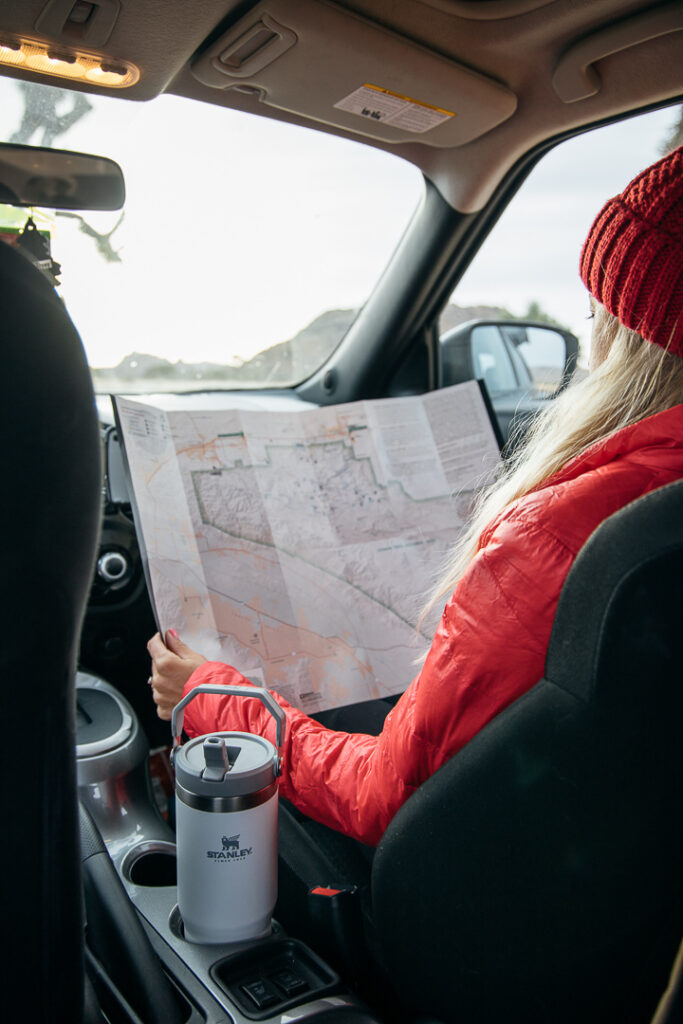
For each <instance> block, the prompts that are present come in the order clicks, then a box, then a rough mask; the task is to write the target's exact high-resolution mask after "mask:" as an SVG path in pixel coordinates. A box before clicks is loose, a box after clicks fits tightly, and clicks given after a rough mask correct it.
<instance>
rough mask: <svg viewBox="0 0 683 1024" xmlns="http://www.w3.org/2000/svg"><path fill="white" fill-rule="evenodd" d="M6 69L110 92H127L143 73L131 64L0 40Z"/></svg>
mask: <svg viewBox="0 0 683 1024" xmlns="http://www.w3.org/2000/svg"><path fill="white" fill-rule="evenodd" d="M2 65H12V66H14V67H16V66H17V65H22V66H23V67H26V68H30V69H31V71H37V72H38V73H39V74H41V75H49V76H50V77H56V78H70V79H71V80H72V81H74V82H86V81H87V82H92V84H93V85H101V86H104V87H106V88H108V89H127V88H129V87H130V86H131V85H135V83H136V82H137V81H138V80H139V78H140V72H139V71H138V69H137V68H136V67H135V65H134V64H131V63H130V62H129V61H124V60H112V59H111V58H108V57H100V56H97V55H95V54H92V53H84V52H82V51H80V50H67V49H62V48H60V49H55V48H54V47H52V46H49V45H48V44H47V43H40V42H36V41H35V40H33V39H16V40H14V39H12V40H10V39H0V67H1V66H2Z"/></svg>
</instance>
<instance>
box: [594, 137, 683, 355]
mask: <svg viewBox="0 0 683 1024" xmlns="http://www.w3.org/2000/svg"><path fill="white" fill-rule="evenodd" d="M581 278H582V280H583V283H584V284H585V285H586V288H588V291H589V292H590V293H591V295H592V296H593V297H594V298H595V299H597V300H598V302H599V303H601V305H603V306H604V307H605V309H607V310H609V312H610V313H613V314H614V316H616V317H617V319H618V320H619V321H620V322H621V323H622V324H624V326H625V327H628V328H630V329H631V330H632V331H637V332H638V334H640V335H641V336H642V337H643V338H646V339H647V340H648V341H653V342H654V343H655V344H656V345H661V346H662V348H668V350H669V351H670V352H674V353H675V354H676V355H678V356H683V146H681V147H679V148H678V149H675V150H674V151H673V153H669V155H668V156H665V157H664V158H663V159H662V160H658V161H657V163H656V164H653V165H652V166H651V167H648V168H647V170H645V171H643V172H642V173H641V174H639V175H638V177H637V178H634V179H633V181H632V182H631V184H630V185H628V186H627V188H626V189H625V190H624V191H623V192H622V194H621V195H620V196H615V197H614V199H610V200H609V202H608V203H607V204H606V205H605V206H603V208H602V210H601V211H600V213H599V214H598V216H597V217H596V219H595V221H594V223H593V227H592V228H591V229H590V231H589V232H588V238H587V239H586V241H585V243H584V246H583V249H582V251H581Z"/></svg>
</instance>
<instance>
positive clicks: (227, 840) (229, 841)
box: [206, 833, 253, 863]
mask: <svg viewBox="0 0 683 1024" xmlns="http://www.w3.org/2000/svg"><path fill="white" fill-rule="evenodd" d="M221 847H222V849H220V850H207V851H206V856H207V857H209V858H210V859H211V860H220V861H223V862H225V863H227V862H228V861H235V860H238V861H244V860H246V859H247V857H249V856H251V854H252V852H253V847H251V846H245V847H240V837H239V833H238V834H237V835H236V836H221Z"/></svg>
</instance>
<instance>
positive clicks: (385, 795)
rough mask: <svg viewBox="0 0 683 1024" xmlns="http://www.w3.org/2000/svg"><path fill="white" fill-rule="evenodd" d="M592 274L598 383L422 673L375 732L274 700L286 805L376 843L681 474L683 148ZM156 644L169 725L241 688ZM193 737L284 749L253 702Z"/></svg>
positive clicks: (187, 654) (527, 456)
mask: <svg viewBox="0 0 683 1024" xmlns="http://www.w3.org/2000/svg"><path fill="white" fill-rule="evenodd" d="M581 276H582V278H583V281H584V283H585V284H586V286H587V288H588V290H589V292H590V293H591V296H592V299H591V304H592V309H593V311H594V314H595V320H594V331H593V346H592V352H591V373H590V375H589V376H588V378H587V379H586V380H585V381H584V382H582V383H581V384H579V385H577V386H576V387H573V388H571V389H570V390H569V391H567V392H565V394H564V395H562V396H561V397H560V398H559V399H557V400H556V401H555V402H553V403H552V405H550V406H549V407H548V408H547V410H546V411H544V413H543V414H542V415H541V416H540V417H539V418H538V420H537V421H536V423H535V425H534V427H533V429H532V431H531V432H530V434H529V436H528V438H527V440H526V442H525V443H524V445H523V446H522V447H521V449H520V450H518V452H517V454H516V455H515V457H514V458H513V459H512V460H511V462H510V463H509V465H508V466H507V467H506V470H505V473H504V475H503V477H502V478H501V479H500V480H499V481H498V482H497V483H496V485H495V486H494V487H493V489H492V490H491V492H490V493H489V494H488V495H485V496H484V497H483V499H482V501H481V503H480V507H479V510H478V512H477V514H476V515H475V518H474V522H473V523H472V526H471V527H470V529H469V531H468V532H467V535H466V537H465V538H464V540H463V542H461V544H459V545H458V548H457V550H456V551H455V553H454V556H453V559H452V562H451V564H450V565H449V567H448V568H447V571H446V573H445V575H444V578H443V580H442V581H441V584H440V586H439V588H438V592H437V594H436V595H435V597H434V599H433V602H432V603H434V602H435V601H438V600H439V599H441V598H443V597H444V596H446V595H452V596H450V599H449V600H448V603H447V604H446V607H445V610H444V613H443V616H442V619H441V622H440V624H439V627H438V629H437V632H436V635H435V637H434V641H433V643H432V646H431V648H430V651H429V653H428V655H427V658H426V660H425V662H424V665H423V667H422V670H421V672H420V673H419V675H418V676H417V678H416V679H415V680H414V682H413V683H412V684H411V686H410V687H409V688H408V690H407V691H406V692H405V693H404V694H403V696H402V697H401V699H400V700H399V702H398V704H397V705H396V707H395V708H394V709H393V711H392V712H391V713H390V714H389V715H388V717H387V719H386V721H385V723H384V727H383V729H382V731H381V733H380V735H379V736H370V735H365V734H353V733H343V732H333V731H331V730H328V729H325V728H324V727H323V726H322V725H321V724H320V723H318V722H316V721H313V720H312V719H310V718H308V717H307V716H306V715H305V714H304V713H303V712H301V711H298V710H296V709H294V708H292V707H291V706H290V705H288V704H287V702H286V701H285V700H283V699H282V698H280V697H278V696H277V694H276V695H275V696H276V697H277V699H278V701H279V702H280V704H281V705H282V706H283V707H284V708H285V710H286V712H287V718H288V738H287V743H286V748H285V751H284V759H283V774H282V778H281V783H280V791H281V793H282V795H283V796H285V797H287V798H288V799H289V800H290V801H291V802H292V803H293V804H294V805H295V806H296V807H297V808H298V809H299V810H300V811H302V812H303V813H304V814H306V815H308V816H310V817H311V818H313V819H314V820H316V821H318V822H321V823H322V824H324V825H327V826H330V827H331V828H333V829H336V830H337V831H339V832H342V833H344V834H346V835H348V836H351V837H353V838H355V839H358V840H361V841H362V842H364V843H366V844H370V845H376V844H377V842H378V841H379V839H380V837H381V836H382V834H383V832H384V830H385V829H386V827H387V825H388V824H389V822H390V821H391V818H392V817H393V816H394V814H395V813H396V811H397V810H398V808H399V807H400V806H401V804H402V803H403V802H404V801H405V800H406V799H407V798H408V797H409V796H410V795H411V793H413V792H414V791H415V790H416V789H417V788H418V786H420V785H421V783H422V782H424V781H425V780H426V779H427V778H428V777H429V776H430V775H431V774H432V773H433V772H435V771H436V770H437V769H438V768H439V767H440V766H441V765H442V764H444V763H445V762H446V761H447V760H448V759H449V758H450V757H451V756H452V755H453V754H454V753H456V752H457V751H458V750H459V749H460V748H461V747H462V746H464V744H466V743H467V742H468V740H470V739H471V738H472V737H473V736H474V735H475V734H476V733H477V732H478V731H479V730H480V729H481V728H483V726H484V725H486V723H487V722H488V721H490V720H491V719H492V718H493V717H494V716H495V715H497V714H498V713H499V712H500V711H502V710H503V709H504V708H505V707H506V706H507V705H509V704H510V703H511V702H512V701H514V700H516V699H517V698H518V697H520V696H521V695H522V694H523V693H524V692H526V691H527V690H528V689H530V688H531V687H532V686H533V685H534V684H535V683H536V682H537V681H538V680H539V679H540V678H541V677H542V675H543V667H544V662H545V655H546V650H547V646H548V640H549V637H550V631H551V627H552V623H553V617H554V613H555V608H556V605H557V601H558V598H559V594H560V590H561V588H562V584H563V582H564V580H565V577H566V575H567V573H568V571H569V568H570V566H571V564H572V562H573V560H574V558H575V556H576V554H577V553H578V551H579V549H580V548H581V547H582V545H583V544H584V542H585V541H586V539H587V538H588V536H589V535H590V534H591V533H592V532H593V530H594V529H595V528H596V527H597V526H598V525H599V524H600V523H601V522H602V521H603V520H604V519H606V518H607V517H608V516H610V515H612V514H613V513H614V512H616V511H617V510H618V509H620V508H622V507H623V506H624V505H626V504H627V503H628V502H630V501H632V500H634V499H635V498H637V497H639V496H640V495H642V494H645V493H647V492H648V491H650V490H653V489H655V488H657V487H662V486H664V485H665V484H667V483H670V482H671V481H673V480H677V479H679V478H681V477H683V405H681V403H682V402H683V358H682V357H683V148H680V149H677V150H676V151H674V152H673V153H671V154H669V156H667V157H665V158H664V159H662V160H660V161H659V162H658V163H656V164H654V165H653V166H652V167H650V168H648V169H647V170H646V171H644V172H643V173H642V174H640V175H639V176H638V177H637V178H635V179H634V181H633V182H632V183H631V184H630V185H629V186H628V187H627V188H626V190H625V191H624V192H623V193H622V195H621V196H617V197H615V198H614V199H612V200H610V202H608V203H607V204H606V206H605V207H604V208H603V210H602V211H601V212H600V214H599V215H598V217H597V219H596V221H595V223H594V224H593V227H592V228H591V231H590V233H589V235H588V238H587V240H586V243H585V245H584V248H583V251H582V254H581ZM148 649H149V652H150V655H151V656H152V675H151V678H150V681H151V684H152V686H153V695H154V700H155V702H156V703H157V707H158V713H159V715H160V717H161V718H164V719H170V717H171V712H172V709H173V706H174V705H175V704H176V703H177V702H178V701H179V700H180V698H181V696H182V695H183V694H184V693H186V692H188V690H190V689H192V688H193V687H195V686H197V685H199V684H204V683H211V684H228V683H230V684H232V683H246V680H244V678H243V677H242V676H241V675H240V673H239V672H237V670H236V669H233V668H230V667H229V666H227V665H222V664H219V663H216V662H207V661H206V660H205V659H204V658H203V657H202V656H201V655H199V654H197V653H196V652H194V651H192V650H190V648H188V647H187V646H186V645H185V644H183V643H182V641H181V640H180V638H179V637H178V636H177V634H176V633H175V632H174V631H173V630H171V631H170V632H169V633H168V634H167V636H166V644H164V643H163V641H162V640H161V637H159V636H158V635H157V636H156V637H154V638H152V640H151V641H150V643H149V645H148ZM185 728H186V731H187V732H188V733H189V734H190V735H191V736H193V735H200V734H202V733H205V732H211V731H214V730H217V729H218V730H243V731H248V732H258V733H262V734H264V735H267V736H268V737H269V738H271V739H272V738H273V737H272V735H271V733H272V732H273V727H272V725H271V720H270V717H269V716H268V715H267V714H266V713H265V712H264V711H263V710H262V708H261V705H260V704H258V703H257V702H256V701H240V700H232V699H231V698H230V697H216V696H213V695H210V696H208V695H200V696H198V697H197V698H196V699H195V700H194V701H193V702H192V703H191V704H190V705H189V707H188V708H187V710H186V713H185Z"/></svg>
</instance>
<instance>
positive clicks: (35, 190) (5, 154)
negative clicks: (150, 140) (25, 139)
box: [0, 142, 126, 210]
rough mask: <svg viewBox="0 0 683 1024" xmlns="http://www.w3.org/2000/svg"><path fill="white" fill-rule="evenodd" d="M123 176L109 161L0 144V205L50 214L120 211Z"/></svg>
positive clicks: (88, 156)
mask: <svg viewBox="0 0 683 1024" xmlns="http://www.w3.org/2000/svg"><path fill="white" fill-rule="evenodd" d="M125 197H126V189H125V185H124V182H123V172H122V171H121V168H120V167H119V165H118V164H117V163H115V162H114V161H113V160H109V159H107V158H106V157H101V156H90V155H89V154H87V153H69V152H68V151H67V150H63V149H45V148H41V147H38V146H18V145H13V144H12V143H9V142H2V143H0V203H5V204H7V205H9V206H45V207H48V208H49V209H51V210H120V209H121V207H122V206H123V203H124V200H125Z"/></svg>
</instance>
